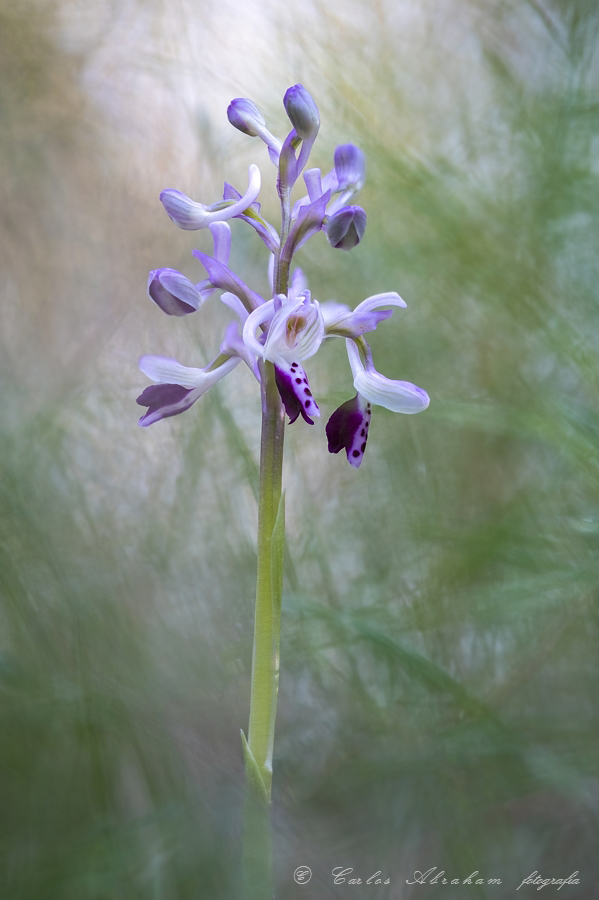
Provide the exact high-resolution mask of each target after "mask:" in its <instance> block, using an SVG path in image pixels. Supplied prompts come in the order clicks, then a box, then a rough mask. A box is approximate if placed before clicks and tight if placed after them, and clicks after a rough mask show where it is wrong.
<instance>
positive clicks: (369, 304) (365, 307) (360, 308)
mask: <svg viewBox="0 0 599 900" xmlns="http://www.w3.org/2000/svg"><path fill="white" fill-rule="evenodd" d="M381 306H401V308H402V309H405V308H406V306H407V304H406V302H405V300H402V299H401V297H400V296H399V294H396V293H395V291H389V292H388V293H386V294H374V296H372V297H368V298H367V299H366V300H362V302H361V303H358V305H357V306H356V308H355V309H354V312H355V313H357V312H370V310H372V309H379V308H380V307H381Z"/></svg>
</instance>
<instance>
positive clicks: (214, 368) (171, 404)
mask: <svg viewBox="0 0 599 900" xmlns="http://www.w3.org/2000/svg"><path fill="white" fill-rule="evenodd" d="M239 362H240V359H239V357H236V356H230V357H228V358H224V359H222V362H221V358H219V357H217V359H215V360H214V361H213V362H211V363H210V365H208V366H206V367H205V368H204V369H195V368H191V367H189V366H182V365H181V363H179V362H177V360H176V359H172V358H171V357H168V356H142V357H141V359H140V361H139V368H140V369H141V371H142V372H143V373H144V375H147V376H148V378H151V379H152V381H156V382H158V384H154V385H150V387H147V388H146V389H145V390H144V391H143V393H141V394H140V396H139V397H138V398H137V403H139V405H140V406H147V407H148V411H147V413H145V415H143V416H142V417H141V419H140V420H139V424H140V425H143V426H147V425H152V424H153V423H154V422H158V421H159V420H160V419H167V418H169V417H170V416H177V415H179V413H182V412H185V410H187V409H189V407H190V406H192V404H194V403H195V402H196V400H198V399H199V397H201V396H202V394H205V393H206V391H207V390H208V389H209V388H210V387H212V385H213V384H215V383H216V382H217V381H219V380H220V379H221V378H223V377H224V376H225V375H227V374H228V373H229V372H230V371H231V370H232V369H234V368H235V366H236V365H237V364H238V363H239Z"/></svg>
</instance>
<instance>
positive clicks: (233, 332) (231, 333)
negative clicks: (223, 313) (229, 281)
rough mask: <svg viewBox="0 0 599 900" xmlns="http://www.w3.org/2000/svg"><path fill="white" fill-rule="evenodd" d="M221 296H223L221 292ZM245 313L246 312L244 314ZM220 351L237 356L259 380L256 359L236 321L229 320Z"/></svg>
mask: <svg viewBox="0 0 599 900" xmlns="http://www.w3.org/2000/svg"><path fill="white" fill-rule="evenodd" d="M223 296H225V295H224V294H223ZM229 296H230V297H233V299H235V300H237V297H234V295H232V294H229ZM237 302H239V301H237ZM246 315H247V314H246ZM220 352H221V353H222V354H224V355H226V356H238V357H239V359H242V360H243V361H244V363H246V365H247V366H248V368H249V369H250V370H251V372H252V373H253V374H254V375H255V376H256V378H257V380H258V381H260V372H259V371H258V361H257V359H256V357H255V355H254V354H253V353H252V351H251V350H250V349H249V347H247V346H246V345H245V343H244V341H243V338H242V336H241V334H240V332H239V326H238V324H237V322H229V324H228V325H227V327H226V329H225V334H224V337H223V340H222V343H221V345H220Z"/></svg>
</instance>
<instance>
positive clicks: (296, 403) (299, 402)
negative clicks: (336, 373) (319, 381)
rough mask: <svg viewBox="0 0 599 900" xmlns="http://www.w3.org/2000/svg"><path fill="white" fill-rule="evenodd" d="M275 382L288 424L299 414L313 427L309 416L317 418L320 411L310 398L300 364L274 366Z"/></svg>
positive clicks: (314, 401)
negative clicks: (287, 417)
mask: <svg viewBox="0 0 599 900" xmlns="http://www.w3.org/2000/svg"><path fill="white" fill-rule="evenodd" d="M275 381H276V383H277V388H278V391H279V394H280V395H281V400H282V401H283V406H284V407H285V412H286V413H287V415H288V416H289V424H290V425H291V423H292V422H295V420H296V419H297V417H298V416H299V415H300V413H301V415H302V418H303V419H304V421H305V422H307V423H308V425H314V421H313V420H312V419H311V418H310V416H314V417H315V418H318V417H319V416H320V410H319V408H318V405H317V403H316V400H315V399H314V397H313V396H312V391H311V390H310V385H309V384H308V379H307V377H306V373H305V372H304V370H303V368H302V367H301V366H300V364H299V363H297V362H293V363H291V364H289V365H276V366H275Z"/></svg>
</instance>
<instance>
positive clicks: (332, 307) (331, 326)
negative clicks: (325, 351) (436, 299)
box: [322, 291, 406, 338]
mask: <svg viewBox="0 0 599 900" xmlns="http://www.w3.org/2000/svg"><path fill="white" fill-rule="evenodd" d="M381 306H399V307H401V308H402V309H404V308H405V306H406V304H405V302H404V301H403V300H402V299H401V297H400V296H399V294H396V293H395V292H394V291H390V292H387V293H384V294H375V295H374V296H372V297H368V298H367V299H366V300H363V301H362V303H359V304H358V305H357V306H356V308H355V309H354V310H353V311H352V310H350V309H349V308H348V307H347V306H344V305H343V304H342V303H323V304H322V313H323V316H324V321H325V327H326V333H327V335H328V336H333V335H337V336H339V337H345V338H350V337H351V338H358V337H360V336H361V335H363V334H366V332H368V331H374V329H375V328H376V327H377V325H378V324H379V322H382V321H384V320H385V319H388V318H390V316H392V315H393V310H392V309H379V307H381Z"/></svg>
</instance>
